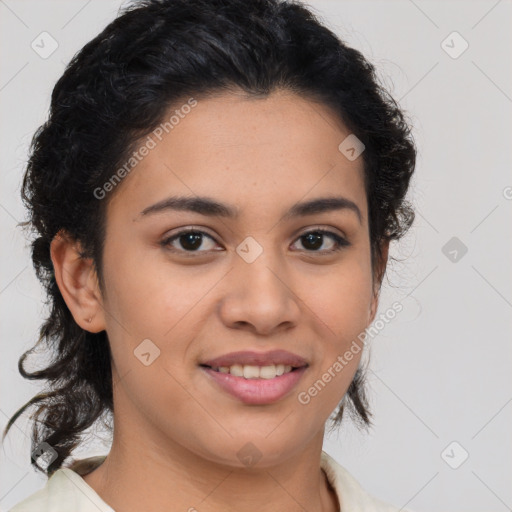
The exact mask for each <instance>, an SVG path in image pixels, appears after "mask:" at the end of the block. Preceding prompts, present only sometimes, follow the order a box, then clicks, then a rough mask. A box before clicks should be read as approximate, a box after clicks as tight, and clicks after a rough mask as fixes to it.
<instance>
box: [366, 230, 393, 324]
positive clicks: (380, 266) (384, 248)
mask: <svg viewBox="0 0 512 512" xmlns="http://www.w3.org/2000/svg"><path fill="white" fill-rule="evenodd" d="M388 255H389V240H383V241H382V242H381V258H380V260H379V261H378V262H376V265H375V273H374V276H373V297H372V301H371V306H370V321H369V324H371V323H372V322H373V320H374V318H375V315H376V314H377V308H378V307H379V295H380V287H381V284H382V279H383V278H384V274H385V273H386V266H387V264H388Z"/></svg>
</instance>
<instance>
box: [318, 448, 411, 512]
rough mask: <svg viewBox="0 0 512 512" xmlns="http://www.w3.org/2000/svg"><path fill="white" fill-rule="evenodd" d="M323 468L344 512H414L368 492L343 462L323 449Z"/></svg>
mask: <svg viewBox="0 0 512 512" xmlns="http://www.w3.org/2000/svg"><path fill="white" fill-rule="evenodd" d="M321 465H322V469H323V470H324V471H325V474H326V475H327V479H328V480H329V482H330V484H331V485H332V487H333V489H334V490H335V491H336V494H337V496H338V501H339V503H340V507H341V510H343V512H356V511H357V512H359V511H361V510H364V511H365V512H399V511H402V512H412V511H410V510H409V511H408V510H407V509H404V508H399V507H395V506H393V505H391V504H389V503H386V502H384V501H381V500H379V499H377V498H375V497H374V496H372V495H371V494H368V493H367V492H366V491H365V490H364V489H363V487H362V486H361V485H360V484H359V482H358V481H357V480H356V479H355V478H354V477H353V476H352V475H351V474H350V473H349V472H348V471H347V469H345V468H344V467H343V466H342V465H341V464H339V463H338V462H337V461H336V460H334V459H333V458H332V457H331V456H330V455H329V454H327V453H326V452H324V451H322V459H321Z"/></svg>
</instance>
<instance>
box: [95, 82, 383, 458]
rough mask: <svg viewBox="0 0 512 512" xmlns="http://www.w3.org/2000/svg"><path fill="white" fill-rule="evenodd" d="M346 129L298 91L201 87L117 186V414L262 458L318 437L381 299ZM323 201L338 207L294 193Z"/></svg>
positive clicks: (109, 224) (158, 432)
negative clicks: (263, 94) (213, 92)
mask: <svg viewBox="0 0 512 512" xmlns="http://www.w3.org/2000/svg"><path fill="white" fill-rule="evenodd" d="M167 117H169V116H167ZM348 135H349V131H348V130H347V129H346V128H345V127H344V126H343V125H342V124H341V123H340V121H339V120H338V119H337V118H336V117H335V116H334V115H333V113H331V112H330V111H329V110H328V109H327V107H324V106H322V105H319V104H317V103H313V102H310V101H308V100H305V99H303V98H301V97H298V96H295V95H293V94H291V93H285V92H282V91H281V92H275V93H273V94H272V95H271V96H269V97H267V98H265V99H245V98H244V97H242V96H239V95H235V94H225V95H222V96H217V97H215V98H210V99H205V100H200V101H198V102H197V105H196V106H195V107H194V108H192V109H191V110H190V112H189V113H188V114H187V115H185V116H183V117H182V118H180V120H179V123H177V124H175V125H174V127H173V128H172V130H169V133H166V132H165V131H164V132H163V136H162V135H161V134H160V138H161V140H158V138H156V137H153V139H154V140H155V141H156V145H155V147H153V148H152V149H151V150H150V151H149V152H148V154H147V155H146V156H145V157H144V158H143V159H142V160H141V161H140V162H139V163H138V164H137V165H136V167H135V168H134V169H133V170H132V171H131V172H130V173H129V175H128V176H126V177H125V178H124V180H123V181H122V183H121V184H120V185H118V186H117V189H116V190H115V191H114V192H113V193H112V197H111V198H110V201H109V204H108V208H107V214H106V241H105V247H104V258H103V273H104V278H105V289H104V295H103V296H102V307H101V309H100V310H99V311H100V314H102V315H103V318H104V323H105V325H104V328H105V329H106V331H107V333H108V337H109V340H110V344H111V349H112V357H113V370H114V375H115V376H117V383H116V385H115V390H114V401H115V407H116V414H117V415H118V416H119V417H126V418H128V417H129V418H130V421H131V422H132V424H134V425H137V427H138V428H139V427H140V432H144V435H146V436H152V438H153V440H154V441H156V440H157V439H158V443H159V445H160V446H168V447H169V448H171V447H179V448H180V449H184V450H188V451H189V452H191V453H193V454H195V455H197V456H198V457H201V458H203V459H207V460H209V461H212V462H218V463H222V464H228V465H231V466H237V467H239V466H242V464H243V463H244V462H243V460H242V458H243V457H242V456H241V455H243V454H244V453H245V452H251V450H252V451H254V452H257V454H258V457H261V459H260V465H261V466H265V465H268V464H274V463H276V462H278V461H279V460H284V459H285V458H286V457H289V456H290V455H291V454H293V453H295V452H297V451H298V450H300V449H301V447H303V446H305V445H306V444H307V443H308V442H311V441H312V440H313V439H317V438H318V437H319V436H322V435H323V428H324V423H325V421H326V420H327V418H328V417H329V415H330V414H331V412H332V411H333V409H334V408H335V407H336V405H337V404H338V403H339V401H340V400H341V399H342V397H343V395H344V394H345V392H346V391H347V388H348V386H349V384H350V382H351V380H352V378H353V376H354V373H355V371H356V369H357V366H358V363H359V360H360V357H361V351H360V350H359V351H357V350H355V349H354V348H353V347H354V344H353V342H354V340H355V341H356V342H358V344H359V346H360V345H361V343H360V342H359V341H357V340H358V336H359V335H360V334H361V333H362V332H363V331H364V329H365V328H366V327H367V326H368V325H369V323H370V322H371V319H372V315H373V314H374V311H375V307H376V295H375V293H374V286H373V285H374V283H373V279H372V268H371V259H370V240H369V232H368V211H367V202H366V195H365V189H364V182H363V161H362V157H359V158H357V159H355V160H352V161H350V160H349V159H347V158H346V157H345V156H344V155H343V154H342V153H341V152H340V151H339V149H338V146H339V145H340V143H341V142H342V141H343V140H344V139H345V138H346V137H347V136H348ZM146 141H147V139H144V141H143V142H146ZM150 145H153V144H150ZM170 198H174V199H176V198H188V199H195V200H197V199H199V198H201V199H205V198H207V199H209V200H210V201H215V202H216V203H221V204H222V205H225V206H226V207H227V209H228V211H231V213H232V214H233V215H232V216H231V215H227V214H226V215H224V214H222V215H221V214H219V212H220V213H226V212H224V211H223V210H221V209H220V208H218V207H216V208H214V207H210V208H208V209H206V208H205V203H204V202H203V203H200V202H199V201H196V203H195V207H194V211H190V210H188V209H187V208H186V206H187V204H186V203H184V202H182V203H178V206H180V205H181V206H180V208H178V209H177V207H176V201H175V202H174V207H173V203H172V201H169V199H170ZM318 199H332V200H335V201H331V205H332V204H334V203H336V201H338V202H337V203H336V204H337V206H336V207H331V208H325V204H326V203H325V202H324V203H323V205H324V208H321V207H320V208H316V209H315V208H310V209H307V208H303V209H301V208H299V206H300V205H303V204H304V203H308V202H311V201H315V200H318ZM351 347H352V350H351ZM271 351H277V352H273V353H271ZM347 351H350V352H352V357H351V359H350V360H348V358H346V357H344V354H345V353H346V352H347ZM240 352H245V354H238V355H237V354H234V355H233V353H240ZM340 357H341V358H342V359H343V361H344V362H343V363H341V362H340ZM219 358H220V359H219ZM244 362H245V363H247V364H246V365H245V368H244V367H243V363H244ZM336 362H338V365H336ZM273 364H274V366H275V368H273V367H272V365H273ZM240 365H242V366H240ZM276 365H277V366H276ZM279 365H282V366H281V368H280V366H279ZM283 366H284V367H283ZM290 366H291V367H292V368H293V369H292V371H289V370H290V368H289V367H290ZM340 366H342V368H341V369H340ZM254 367H256V368H254ZM261 367H270V368H265V369H263V370H262V369H261ZM227 368H229V370H227ZM228 371H229V373H227V372H228ZM237 371H238V372H242V373H243V372H246V374H245V375H246V376H247V377H257V376H258V375H259V376H260V378H256V379H254V378H248V379H246V378H245V377H241V376H237V375H238V374H237ZM258 371H259V372H261V373H257V372H258ZM255 372H256V373H255ZM280 372H284V373H283V374H282V375H276V373H280ZM329 377H330V378H329ZM115 378H116V377H115ZM319 381H321V383H319ZM315 383H316V387H315ZM312 388H315V389H316V392H315V391H314V390H312ZM247 443H251V444H250V445H249V444H247ZM240 450H241V452H240ZM244 450H245V452H244ZM249 455H255V454H254V453H252V454H251V453H249Z"/></svg>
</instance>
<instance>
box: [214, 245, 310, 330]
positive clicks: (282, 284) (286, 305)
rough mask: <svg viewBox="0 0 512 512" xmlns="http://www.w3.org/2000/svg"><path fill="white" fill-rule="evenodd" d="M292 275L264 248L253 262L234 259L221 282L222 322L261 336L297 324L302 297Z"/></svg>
mask: <svg viewBox="0 0 512 512" xmlns="http://www.w3.org/2000/svg"><path fill="white" fill-rule="evenodd" d="M291 276H292V274H291V273H290V272H287V271H286V270H284V266H283V265H279V264H278V263H277V259H276V258H274V257H272V255H270V254H268V253H266V252H265V251H264V252H263V253H262V254H261V255H260V256H259V257H258V258H257V259H256V260H255V261H253V262H252V263H248V262H246V261H244V260H243V259H242V258H239V259H237V260H236V261H235V268H234V269H233V270H232V271H231V272H229V274H228V275H227V276H226V278H225V282H224V294H223V296H222V298H221V301H220V306H219V314H220V317H221V320H222V322H223V323H224V324H225V325H226V326H227V327H229V328H232V329H247V330H249V331H252V332H253V333H254V334H260V335H264V336H269V335H271V334H273V333H275V332H276V333H277V332H281V331H284V330H288V329H290V328H293V327H294V326H296V325H298V321H299V318H300V315H301V307H300V304H301V300H300V297H298V296H297V294H296V293H295V292H294V290H293V288H294V284H295V283H294V282H293V277H291Z"/></svg>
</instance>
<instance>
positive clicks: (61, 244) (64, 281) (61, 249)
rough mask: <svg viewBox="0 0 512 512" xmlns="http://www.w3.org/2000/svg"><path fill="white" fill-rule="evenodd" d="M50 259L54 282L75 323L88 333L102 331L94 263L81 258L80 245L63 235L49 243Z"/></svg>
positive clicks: (103, 321)
mask: <svg viewBox="0 0 512 512" xmlns="http://www.w3.org/2000/svg"><path fill="white" fill-rule="evenodd" d="M50 255H51V258H52V262H53V268H54V273H55V280H56V281H57V285H58V287H59V290H60V293H61V294H62V297H63V298H64V301H65V302H66V305H67V306H68V308H69V310H70V311H71V314H72V315H73V318H74V319H75V322H76V323H77V324H78V325H79V326H80V327H81V328H82V329H84V330H86V331H89V332H100V331H102V330H104V329H105V317H104V314H103V305H102V297H101V292H100V288H99V283H98V279H97V275H96V269H95V267H94V264H93V260H92V259H91V258H85V257H83V256H82V254H81V247H80V244H79V242H77V241H76V240H73V239H72V238H71V237H69V236H68V235H67V234H66V233H64V232H59V233H57V235H56V236H55V237H54V239H53V240H52V243H51V246H50Z"/></svg>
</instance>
